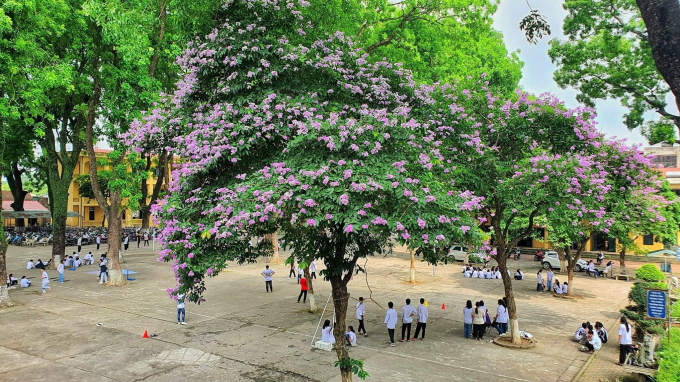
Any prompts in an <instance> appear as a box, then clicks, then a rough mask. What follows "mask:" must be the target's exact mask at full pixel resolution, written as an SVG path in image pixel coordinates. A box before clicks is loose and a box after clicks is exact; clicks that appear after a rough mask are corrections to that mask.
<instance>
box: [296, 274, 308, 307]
mask: <svg viewBox="0 0 680 382" xmlns="http://www.w3.org/2000/svg"><path fill="white" fill-rule="evenodd" d="M303 295H304V296H305V298H304V299H303V300H302V302H303V303H304V302H307V279H306V278H304V277H303V278H301V279H300V295H299V296H298V302H300V297H302V296H303Z"/></svg>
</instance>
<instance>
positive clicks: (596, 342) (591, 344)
mask: <svg viewBox="0 0 680 382" xmlns="http://www.w3.org/2000/svg"><path fill="white" fill-rule="evenodd" d="M584 345H585V348H586V349H588V351H589V352H590V354H593V353H595V350H600V348H602V341H601V340H600V337H598V336H597V333H595V331H593V330H590V329H588V333H587V334H586V343H585V344H584Z"/></svg>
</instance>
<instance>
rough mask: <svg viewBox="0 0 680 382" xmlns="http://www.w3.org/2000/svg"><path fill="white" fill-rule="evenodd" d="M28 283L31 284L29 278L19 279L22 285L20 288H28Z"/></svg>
mask: <svg viewBox="0 0 680 382" xmlns="http://www.w3.org/2000/svg"><path fill="white" fill-rule="evenodd" d="M29 285H31V280H29V279H21V287H22V288H28V287H29Z"/></svg>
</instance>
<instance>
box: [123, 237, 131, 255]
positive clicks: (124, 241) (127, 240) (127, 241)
mask: <svg viewBox="0 0 680 382" xmlns="http://www.w3.org/2000/svg"><path fill="white" fill-rule="evenodd" d="M123 244H124V246H125V250H126V251H127V250H128V245H129V244H130V236H129V235H128V234H125V238H123Z"/></svg>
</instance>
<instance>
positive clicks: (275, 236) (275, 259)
mask: <svg viewBox="0 0 680 382" xmlns="http://www.w3.org/2000/svg"><path fill="white" fill-rule="evenodd" d="M267 239H268V240H270V241H271V242H272V250H273V253H272V259H271V261H270V262H271V263H272V264H281V257H279V233H278V232H274V233H271V234H269V235H267ZM307 281H309V279H307ZM310 285H311V284H310Z"/></svg>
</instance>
